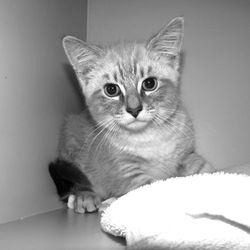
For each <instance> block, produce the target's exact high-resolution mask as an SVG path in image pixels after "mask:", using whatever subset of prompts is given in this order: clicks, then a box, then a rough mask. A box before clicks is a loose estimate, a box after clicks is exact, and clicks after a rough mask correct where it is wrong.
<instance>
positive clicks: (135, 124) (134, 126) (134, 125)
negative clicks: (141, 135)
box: [122, 118, 150, 131]
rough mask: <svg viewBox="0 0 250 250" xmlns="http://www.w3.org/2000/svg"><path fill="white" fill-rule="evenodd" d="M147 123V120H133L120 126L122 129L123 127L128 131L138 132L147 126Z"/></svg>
mask: <svg viewBox="0 0 250 250" xmlns="http://www.w3.org/2000/svg"><path fill="white" fill-rule="evenodd" d="M149 122H150V121H149V120H142V119H138V118H135V119H133V120H130V121H129V122H127V123H126V124H122V127H125V128H126V129H128V130H133V131H139V130H142V129H145V128H146V127H147V126H148V124H149Z"/></svg>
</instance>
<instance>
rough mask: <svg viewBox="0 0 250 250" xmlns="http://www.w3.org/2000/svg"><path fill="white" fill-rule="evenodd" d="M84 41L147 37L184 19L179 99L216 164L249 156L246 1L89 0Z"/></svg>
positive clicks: (249, 21) (249, 19)
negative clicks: (183, 53)
mask: <svg viewBox="0 0 250 250" xmlns="http://www.w3.org/2000/svg"><path fill="white" fill-rule="evenodd" d="M88 9H89V15H88V33H87V40H88V41H89V42H93V43H98V44H99V43H104V44H106V43H109V42H110V41H116V40H122V39H125V40H131V39H143V38H148V37H149V36H150V35H151V34H152V33H155V32H157V31H158V30H159V29H160V27H162V26H163V25H164V24H165V23H167V22H168V21H169V20H170V19H172V18H173V17H176V16H180V15H181V16H184V18H185V38H184V51H185V54H186V56H185V68H184V73H183V80H182V90H183V91H182V92H183V98H184V100H185V102H186V104H187V107H188V109H189V111H190V113H191V116H192V117H193V120H194V124H195V127H196V134H197V145H198V150H199V152H201V153H202V154H203V155H204V156H205V157H206V158H207V159H208V160H210V161H211V162H212V163H213V164H214V165H215V166H216V167H217V168H219V169H222V168H225V167H228V166H232V165H235V164H244V163H247V162H249V161H250V98H249V94H250V67H249V65H250V1H248V0H237V1H235V0H217V1H207V0H154V1H152V0H102V1H100V0H91V1H89V8H88Z"/></svg>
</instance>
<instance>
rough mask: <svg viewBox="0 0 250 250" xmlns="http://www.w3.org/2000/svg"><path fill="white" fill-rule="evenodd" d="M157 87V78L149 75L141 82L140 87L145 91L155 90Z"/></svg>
mask: <svg viewBox="0 0 250 250" xmlns="http://www.w3.org/2000/svg"><path fill="white" fill-rule="evenodd" d="M156 87H157V80H156V79H155V78H153V77H149V78H147V79H145V80H144V81H143V82H142V89H143V90H145V91H152V90H155V89H156Z"/></svg>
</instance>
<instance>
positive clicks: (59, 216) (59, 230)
mask: <svg viewBox="0 0 250 250" xmlns="http://www.w3.org/2000/svg"><path fill="white" fill-rule="evenodd" d="M0 249H1V250H17V249H18V250H29V249H39V250H40V249H41V250H42V249H43V250H52V249H53V250H57V249H63V250H71V249H72V250H78V249H79V250H80V249H81V250H83V249H87V250H98V249H114V250H121V249H125V241H124V240H123V239H122V238H116V237H111V236H109V235H107V234H106V233H104V232H102V230H101V228H100V218H99V214H98V213H92V214H75V213H74V212H73V211H72V210H67V209H59V210H55V211H52V212H48V213H44V214H41V215H36V216H33V217H30V218H26V219H23V220H18V221H14V222H10V223H7V224H4V225H0Z"/></svg>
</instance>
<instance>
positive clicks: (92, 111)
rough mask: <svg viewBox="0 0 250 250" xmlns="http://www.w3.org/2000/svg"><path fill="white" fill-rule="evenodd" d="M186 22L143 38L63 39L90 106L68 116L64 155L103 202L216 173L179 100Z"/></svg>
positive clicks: (62, 142) (61, 152)
mask: <svg viewBox="0 0 250 250" xmlns="http://www.w3.org/2000/svg"><path fill="white" fill-rule="evenodd" d="M183 22H184V21H183V18H182V17H178V18H175V19H174V20H172V21H171V22H170V23H169V24H168V25H166V26H164V27H163V28H162V29H161V30H160V31H159V32H158V33H157V34H156V35H154V36H152V37H151V38H150V39H149V40H148V41H146V42H145V43H136V42H134V43H132V42H131V43H122V44H116V45H112V46H110V47H97V46H94V45H90V44H87V43H86V42H83V41H81V40H79V39H77V38H74V37H71V36H67V37H65V38H64V40H63V46H64V49H65V52H66V54H67V56H68V59H69V61H70V63H71V64H72V66H73V68H74V70H75V72H76V75H77V77H78V79H79V83H80V85H81V88H82V91H83V94H84V96H85V100H86V104H87V110H85V111H83V112H82V113H81V114H78V115H70V116H69V117H67V118H66V119H65V122H64V126H63V129H62V133H61V140H60V144H59V158H60V159H63V160H64V161H66V162H70V163H72V164H74V165H75V166H76V167H77V168H78V169H80V170H81V171H82V173H84V174H85V175H86V177H87V178H88V180H89V181H90V183H91V185H92V190H93V192H94V193H95V194H96V195H97V196H98V197H100V199H101V200H104V199H107V198H109V197H119V196H121V195H123V194H125V193H127V192H128V191H130V190H132V189H135V188H137V187H139V186H142V185H144V184H147V183H151V182H154V181H155V180H160V179H167V178H169V177H172V176H186V175H190V174H194V173H200V172H209V171H213V168H212V167H211V166H210V165H209V164H208V163H206V161H205V160H204V159H203V158H202V157H201V156H200V155H198V154H197V153H196V152H195V140H194V130H193V126H192V122H191V119H190V117H189V115H188V113H187V112H186V110H185V108H184V106H183V103H182V101H181V98H180V83H179V81H180V73H179V72H180V71H179V67H180V52H181V44H182V39H183V25H184V23H183ZM70 193H71V191H70V190H69V194H70Z"/></svg>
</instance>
